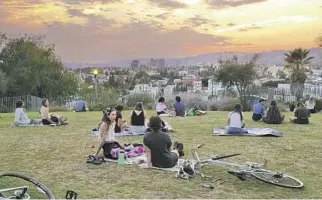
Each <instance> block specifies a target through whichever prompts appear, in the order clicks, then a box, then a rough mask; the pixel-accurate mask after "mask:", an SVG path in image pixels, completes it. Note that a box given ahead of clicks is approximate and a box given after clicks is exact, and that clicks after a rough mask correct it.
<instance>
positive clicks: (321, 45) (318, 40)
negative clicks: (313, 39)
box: [317, 35, 322, 47]
mask: <svg viewBox="0 0 322 200" xmlns="http://www.w3.org/2000/svg"><path fill="white" fill-rule="evenodd" d="M317 42H318V45H319V47H322V35H321V36H320V37H318V38H317Z"/></svg>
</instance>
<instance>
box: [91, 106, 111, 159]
mask: <svg viewBox="0 0 322 200" xmlns="http://www.w3.org/2000/svg"><path fill="white" fill-rule="evenodd" d="M115 119H116V110H114V109H109V110H107V111H105V112H104V115H103V118H102V121H101V123H100V124H99V125H98V138H99V143H98V147H97V151H96V154H95V155H94V157H95V158H97V156H98V154H99V153H100V151H101V150H102V149H103V150H104V155H105V156H107V155H109V154H110V153H111V151H112V149H113V147H114V144H115V142H116V140H115V125H116V122H115Z"/></svg>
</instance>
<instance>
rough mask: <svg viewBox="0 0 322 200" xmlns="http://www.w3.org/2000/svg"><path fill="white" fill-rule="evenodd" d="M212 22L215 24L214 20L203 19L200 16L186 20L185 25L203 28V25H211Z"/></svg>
mask: <svg viewBox="0 0 322 200" xmlns="http://www.w3.org/2000/svg"><path fill="white" fill-rule="evenodd" d="M212 22H213V21H212V20H209V19H205V18H202V17H200V16H199V15H196V16H195V17H192V18H189V19H186V20H185V21H184V23H187V24H188V25H191V26H194V27H197V26H201V25H203V24H210V23H212Z"/></svg>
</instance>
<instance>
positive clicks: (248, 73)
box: [214, 54, 259, 109]
mask: <svg viewBox="0 0 322 200" xmlns="http://www.w3.org/2000/svg"><path fill="white" fill-rule="evenodd" d="M258 59H259V55H258V54H255V55H254V56H253V58H252V59H251V60H250V61H248V62H245V63H239V62H238V57H237V56H234V57H233V58H231V59H227V60H220V61H219V69H218V70H217V71H216V72H215V75H214V78H215V80H216V81H217V82H220V83H221V84H222V85H224V86H226V87H227V88H231V87H232V86H236V88H237V90H238V93H239V96H240V103H241V104H242V105H243V106H244V108H245V109H248V105H247V102H246V98H245V96H246V92H247V88H248V87H249V86H251V85H252V84H253V82H254V79H255V78H256V77H257V73H256V69H255V68H256V62H257V61H258Z"/></svg>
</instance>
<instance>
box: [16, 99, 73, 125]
mask: <svg viewBox="0 0 322 200" xmlns="http://www.w3.org/2000/svg"><path fill="white" fill-rule="evenodd" d="M40 115H41V121H39V120H38V121H37V120H31V119H29V118H28V116H27V114H26V112H25V109H24V102H23V101H21V100H19V101H17V102H16V110H15V121H14V124H15V125H18V126H21V125H39V124H43V125H57V124H59V125H66V124H67V123H66V122H65V120H64V119H63V117H62V116H60V115H58V114H52V113H49V101H48V99H44V100H43V101H42V107H41V109H40Z"/></svg>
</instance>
